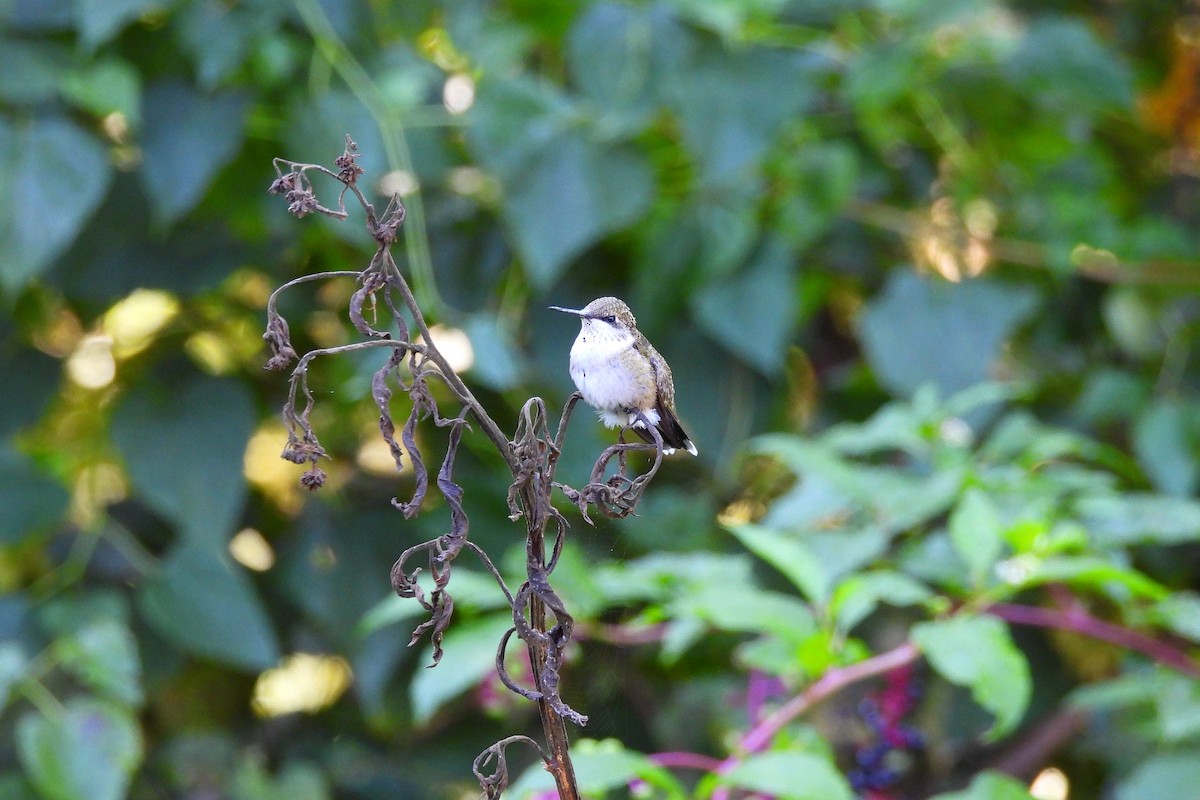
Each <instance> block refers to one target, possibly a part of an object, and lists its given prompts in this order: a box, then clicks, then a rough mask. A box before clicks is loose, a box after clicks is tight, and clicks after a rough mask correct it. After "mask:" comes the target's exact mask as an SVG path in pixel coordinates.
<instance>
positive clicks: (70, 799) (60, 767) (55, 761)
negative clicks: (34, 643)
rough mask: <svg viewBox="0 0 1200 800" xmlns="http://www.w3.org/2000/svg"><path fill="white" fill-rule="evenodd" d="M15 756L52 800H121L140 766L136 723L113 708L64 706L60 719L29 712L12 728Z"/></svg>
mask: <svg viewBox="0 0 1200 800" xmlns="http://www.w3.org/2000/svg"><path fill="white" fill-rule="evenodd" d="M17 754H18V756H20V759H21V763H22V764H23V765H24V767H25V771H26V773H27V774H28V775H29V778H30V779H31V780H32V781H33V783H34V785H35V786H37V788H38V790H39V791H40V792H42V794H44V795H45V796H46V797H48V798H52V800H121V798H123V797H125V790H126V788H127V787H128V786H129V779H130V776H131V775H132V773H133V770H134V769H135V768H136V767H137V765H138V764H139V763H140V762H141V760H142V735H141V731H140V730H139V729H138V725H137V721H136V720H135V719H134V718H133V716H132V715H130V714H129V713H128V712H127V711H124V710H123V709H121V708H119V707H118V706H115V705H110V704H108V703H101V702H99V701H96V700H89V699H86V698H74V699H71V700H68V701H67V702H66V704H65V708H64V709H63V711H62V714H61V715H58V716H55V717H53V718H50V717H43V716H42V715H41V714H39V713H37V712H29V713H27V714H25V715H24V716H22V717H21V719H20V721H19V722H18V723H17Z"/></svg>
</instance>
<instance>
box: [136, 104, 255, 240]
mask: <svg viewBox="0 0 1200 800" xmlns="http://www.w3.org/2000/svg"><path fill="white" fill-rule="evenodd" d="M142 105H143V114H144V116H145V132H144V134H143V136H142V157H143V158H142V183H143V185H144V186H145V187H146V191H147V193H148V194H149V195H150V199H151V200H152V201H153V207H154V215H155V217H157V218H158V219H159V220H160V221H162V222H165V223H170V222H174V221H175V220H176V219H178V218H179V217H180V216H182V215H183V214H185V213H187V212H188V211H190V210H191V209H192V208H193V207H194V206H195V205H196V204H197V203H198V202H200V199H201V198H202V197H203V196H204V193H205V192H206V191H207V190H208V187H209V184H211V183H212V181H213V179H214V178H215V177H216V174H217V170H219V169H220V168H221V167H223V166H225V165H226V164H228V163H229V162H230V161H232V160H233V157H234V156H235V155H237V152H238V150H239V149H240V148H241V146H242V137H243V127H244V125H245V121H246V113H247V111H248V107H249V102H248V98H247V97H246V96H245V95H243V94H241V93H238V92H224V93H214V94H207V95H206V94H200V93H199V92H197V91H195V90H194V89H192V88H191V87H190V86H188V85H186V84H183V83H174V82H164V83H156V84H154V85H152V86H149V87H147V89H146V94H145V99H144V102H143V104H142Z"/></svg>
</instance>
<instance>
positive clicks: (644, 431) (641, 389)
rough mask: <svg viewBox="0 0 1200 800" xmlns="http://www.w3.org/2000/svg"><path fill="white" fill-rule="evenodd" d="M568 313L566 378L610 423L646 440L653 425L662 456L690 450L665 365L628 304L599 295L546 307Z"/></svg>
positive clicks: (650, 438) (669, 375)
mask: <svg viewBox="0 0 1200 800" xmlns="http://www.w3.org/2000/svg"><path fill="white" fill-rule="evenodd" d="M550 308H551V310H553V311H562V312H563V313H564V314H574V315H575V316H577V317H579V321H580V323H581V326H580V330H579V335H578V336H577V337H575V344H573V345H571V379H572V380H573V381H575V386H577V387H578V388H579V393H580V394H582V395H583V399H584V400H585V401H587V404H588V405H590V406H592V407H593V408H595V409H596V411H597V412H598V413H599V415H600V419H601V421H603V422H604V424H606V425H607V426H609V427H610V428H619V427H620V428H625V427H627V428H630V429H631V430H633V432H634V433H636V434H637V435H638V436H640V437H641V438H643V439H645V440H646V441H647V442H650V443H652V444H653V443H654V436H653V434H651V433H650V431H649V429H648V427H647V426H649V425H653V426H654V427H655V428H657V429H658V432H659V434H660V435H661V436H662V442H663V455H668V456H669V455H671V454H672V453H674V452H675V451H676V449H680V450H687V451H688V452H689V453H691V454H692V455H696V454H697V453H696V445H694V444H692V440H691V439H689V438H688V435H687V434H686V433H685V432H684V430H683V426H682V425H680V424H679V418H678V417H676V416H675V384H674V383H673V382H672V381H671V368H670V367H669V366H668V365H667V362H666V360H664V359H663V357H662V356H661V355H659V353H658V351H657V350H655V349H654V345H652V344H650V342H648V341H647V340H646V337H645V336H643V335H642V333H641V331H639V330H638V329H637V320H635V319H634V318H633V312H632V311H630V310H629V306H627V305H625V303H624V302H623V301H621V300H618V299H617V298H615V297H601V298H598V299H596V300H593V301H592V302H590V303H588V304H587V305H586V306H584V307H583V308H580V309H574V308H562V307H561V306H550Z"/></svg>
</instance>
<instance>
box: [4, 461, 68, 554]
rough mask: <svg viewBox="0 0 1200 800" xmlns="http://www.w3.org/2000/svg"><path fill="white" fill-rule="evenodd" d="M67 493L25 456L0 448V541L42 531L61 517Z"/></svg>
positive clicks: (20, 539)
mask: <svg viewBox="0 0 1200 800" xmlns="http://www.w3.org/2000/svg"><path fill="white" fill-rule="evenodd" d="M70 499H71V498H70V495H69V494H68V493H67V490H66V489H65V488H63V486H62V484H61V483H59V482H58V481H56V480H53V479H51V478H49V477H47V476H46V475H43V474H41V472H40V471H39V470H38V469H37V467H36V466H35V465H34V464H32V463H31V462H30V461H29V460H28V459H26V458H25V457H24V456H21V455H18V454H17V453H13V452H11V451H8V450H6V449H3V448H0V508H3V509H4V513H3V514H0V544H6V545H14V544H20V543H22V542H24V541H27V540H28V539H30V538H31V537H33V536H36V535H38V534H45V533H46V532H48V531H49V529H50V528H52V527H53V526H54V525H56V524H60V523H61V522H62V521H63V515H64V514H65V513H66V510H67V505H68V503H69V502H70Z"/></svg>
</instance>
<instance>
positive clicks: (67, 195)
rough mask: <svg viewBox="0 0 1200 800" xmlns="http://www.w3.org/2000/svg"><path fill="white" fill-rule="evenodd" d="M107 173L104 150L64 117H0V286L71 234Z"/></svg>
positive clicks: (19, 278)
mask: <svg viewBox="0 0 1200 800" xmlns="http://www.w3.org/2000/svg"><path fill="white" fill-rule="evenodd" d="M111 179H112V165H111V164H110V163H109V160H108V153H107V152H105V150H104V147H103V146H101V144H100V143H99V142H97V141H96V140H95V139H94V138H92V136H91V135H90V134H88V133H87V132H86V131H84V130H83V129H81V128H80V127H78V126H77V125H76V124H75V123H74V122H71V121H70V120H68V119H66V118H63V117H38V118H36V119H34V120H32V121H30V122H27V123H21V124H13V123H9V122H7V121H6V120H5V118H3V117H0V203H3V205H4V207H5V208H6V209H7V211H6V213H4V214H0V286H2V287H4V288H7V289H14V288H17V287H20V286H23V285H24V284H26V283H27V282H28V281H29V280H31V279H32V278H35V277H37V276H38V275H40V274H41V273H42V272H43V271H45V269H46V268H47V267H48V266H49V265H50V263H51V262H52V261H53V260H54V259H55V258H56V257H57V256H59V255H60V254H61V253H62V252H63V251H64V250H66V248H67V246H68V245H70V244H71V242H72V241H74V239H75V237H76V236H77V235H78V234H79V231H80V229H81V228H82V227H83V224H84V223H85V222H86V221H87V218H88V217H89V216H91V214H92V212H93V211H95V210H96V207H97V206H98V205H99V204H100V201H101V200H102V199H103V198H104V194H105V192H107V191H108V185H109V181H110V180H111Z"/></svg>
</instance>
